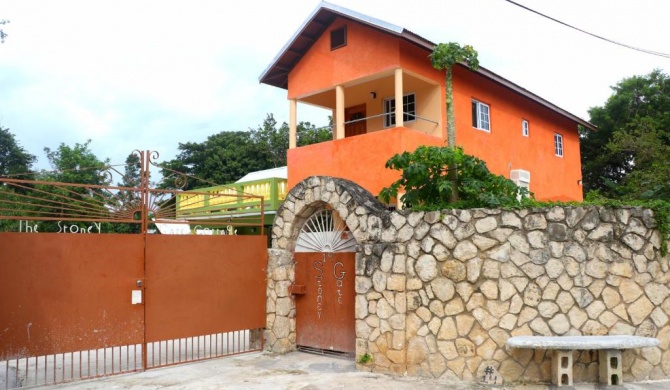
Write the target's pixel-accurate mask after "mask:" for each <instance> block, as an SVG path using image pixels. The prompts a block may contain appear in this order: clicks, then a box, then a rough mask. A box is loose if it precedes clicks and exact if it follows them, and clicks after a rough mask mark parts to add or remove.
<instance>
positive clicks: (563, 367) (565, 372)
mask: <svg viewBox="0 0 670 390" xmlns="http://www.w3.org/2000/svg"><path fill="white" fill-rule="evenodd" d="M551 383H553V384H554V385H556V386H572V351H563V350H558V349H555V350H554V354H553V356H552V357H551Z"/></svg>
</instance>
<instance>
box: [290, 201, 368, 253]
mask: <svg viewBox="0 0 670 390" xmlns="http://www.w3.org/2000/svg"><path fill="white" fill-rule="evenodd" d="M295 251H296V252H327V253H332V252H356V239H354V236H353V234H352V233H351V231H350V230H348V229H347V226H346V225H345V223H344V222H343V221H342V219H341V218H340V217H339V215H337V213H336V212H335V211H333V210H321V211H317V212H316V213H314V214H313V215H312V216H311V217H309V219H308V220H307V221H306V222H305V224H304V225H303V227H302V230H301V231H300V234H299V235H298V240H297V242H296V244H295Z"/></svg>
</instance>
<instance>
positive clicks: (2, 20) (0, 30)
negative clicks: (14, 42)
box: [0, 19, 9, 43]
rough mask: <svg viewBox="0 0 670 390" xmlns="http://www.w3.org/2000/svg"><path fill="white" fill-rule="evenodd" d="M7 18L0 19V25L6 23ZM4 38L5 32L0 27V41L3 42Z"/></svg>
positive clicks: (5, 36) (7, 21)
mask: <svg viewBox="0 0 670 390" xmlns="http://www.w3.org/2000/svg"><path fill="white" fill-rule="evenodd" d="M8 23H9V20H7V19H0V26H3V25H5V24H8ZM5 38H7V33H6V32H5V31H4V30H3V29H1V28H0V43H5Z"/></svg>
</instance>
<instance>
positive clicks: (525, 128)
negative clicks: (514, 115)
mask: <svg viewBox="0 0 670 390" xmlns="http://www.w3.org/2000/svg"><path fill="white" fill-rule="evenodd" d="M529 134H530V125H529V124H528V121H527V120H525V119H522V120H521V135H523V136H524V137H528V135H529Z"/></svg>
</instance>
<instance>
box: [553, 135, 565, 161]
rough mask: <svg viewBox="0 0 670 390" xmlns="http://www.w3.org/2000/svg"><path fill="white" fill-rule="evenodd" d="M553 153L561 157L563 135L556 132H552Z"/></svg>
mask: <svg viewBox="0 0 670 390" xmlns="http://www.w3.org/2000/svg"><path fill="white" fill-rule="evenodd" d="M554 154H555V155H556V156H558V157H563V136H562V135H560V134H558V133H554Z"/></svg>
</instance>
